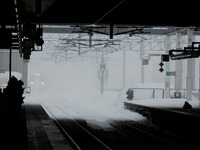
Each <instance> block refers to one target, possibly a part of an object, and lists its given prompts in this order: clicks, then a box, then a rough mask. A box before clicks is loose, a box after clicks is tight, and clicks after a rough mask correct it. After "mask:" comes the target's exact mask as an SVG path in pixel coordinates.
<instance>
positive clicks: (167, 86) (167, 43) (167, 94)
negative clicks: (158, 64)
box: [165, 35, 171, 98]
mask: <svg viewBox="0 0 200 150" xmlns="http://www.w3.org/2000/svg"><path fill="white" fill-rule="evenodd" d="M170 42H171V41H170V36H169V35H166V36H165V48H166V49H167V54H169V51H168V50H169V49H170V48H171V43H170ZM165 70H166V74H167V72H169V71H170V61H169V62H166V66H165ZM169 97H170V76H166V77H165V98H169Z"/></svg>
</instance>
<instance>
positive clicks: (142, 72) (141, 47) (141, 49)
mask: <svg viewBox="0 0 200 150" xmlns="http://www.w3.org/2000/svg"><path fill="white" fill-rule="evenodd" d="M143 56H144V41H142V42H140V60H141V83H144V65H143V64H142V58H143Z"/></svg>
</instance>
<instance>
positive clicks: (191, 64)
mask: <svg viewBox="0 0 200 150" xmlns="http://www.w3.org/2000/svg"><path fill="white" fill-rule="evenodd" d="M187 34H188V46H190V45H192V42H193V31H192V29H188V30H187ZM194 71H195V59H194V58H192V59H187V77H186V99H187V100H191V99H192V90H193V89H194V86H195V85H194V83H195V82H194V81H195V72H194Z"/></svg>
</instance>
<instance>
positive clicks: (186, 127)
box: [124, 99, 200, 140]
mask: <svg viewBox="0 0 200 150" xmlns="http://www.w3.org/2000/svg"><path fill="white" fill-rule="evenodd" d="M185 101H186V100H185V99H149V100H135V101H134V100H132V101H124V107H125V108H127V109H129V110H131V111H135V112H138V113H140V114H142V115H143V116H145V117H147V119H148V120H149V121H150V122H151V123H152V124H154V125H156V126H159V127H161V128H162V129H163V130H166V131H170V132H173V133H176V134H180V135H181V136H183V137H187V138H188V137H190V138H195V137H198V136H199V134H200V128H199V127H200V106H199V101H197V100H194V101H192V100H191V101H189V103H190V104H191V105H192V108H187V109H186V108H183V104H184V102H185ZM194 140H196V138H195V139H194Z"/></svg>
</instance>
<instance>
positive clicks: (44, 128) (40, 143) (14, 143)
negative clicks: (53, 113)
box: [1, 104, 73, 150]
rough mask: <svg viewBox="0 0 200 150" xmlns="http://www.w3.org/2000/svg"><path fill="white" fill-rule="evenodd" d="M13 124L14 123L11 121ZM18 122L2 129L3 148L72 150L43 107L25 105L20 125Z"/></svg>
mask: <svg viewBox="0 0 200 150" xmlns="http://www.w3.org/2000/svg"><path fill="white" fill-rule="evenodd" d="M11 122H12V121H11ZM15 123H16V122H13V123H12V124H10V125H4V126H2V127H1V130H2V132H3V134H1V136H2V137H1V139H3V140H2V144H1V145H2V146H3V147H4V148H5V149H20V150H47V149H48V150H72V149H73V148H72V147H71V146H70V144H69V143H68V141H67V140H66V138H65V137H64V136H63V134H62V133H61V131H60V130H59V129H58V127H57V126H56V123H55V122H54V121H53V119H51V118H50V117H49V116H48V115H47V113H46V112H45V110H44V109H43V107H42V106H41V105H39V104H23V106H22V113H21V118H20V122H19V125H18V126H17V127H16V125H15Z"/></svg>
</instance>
